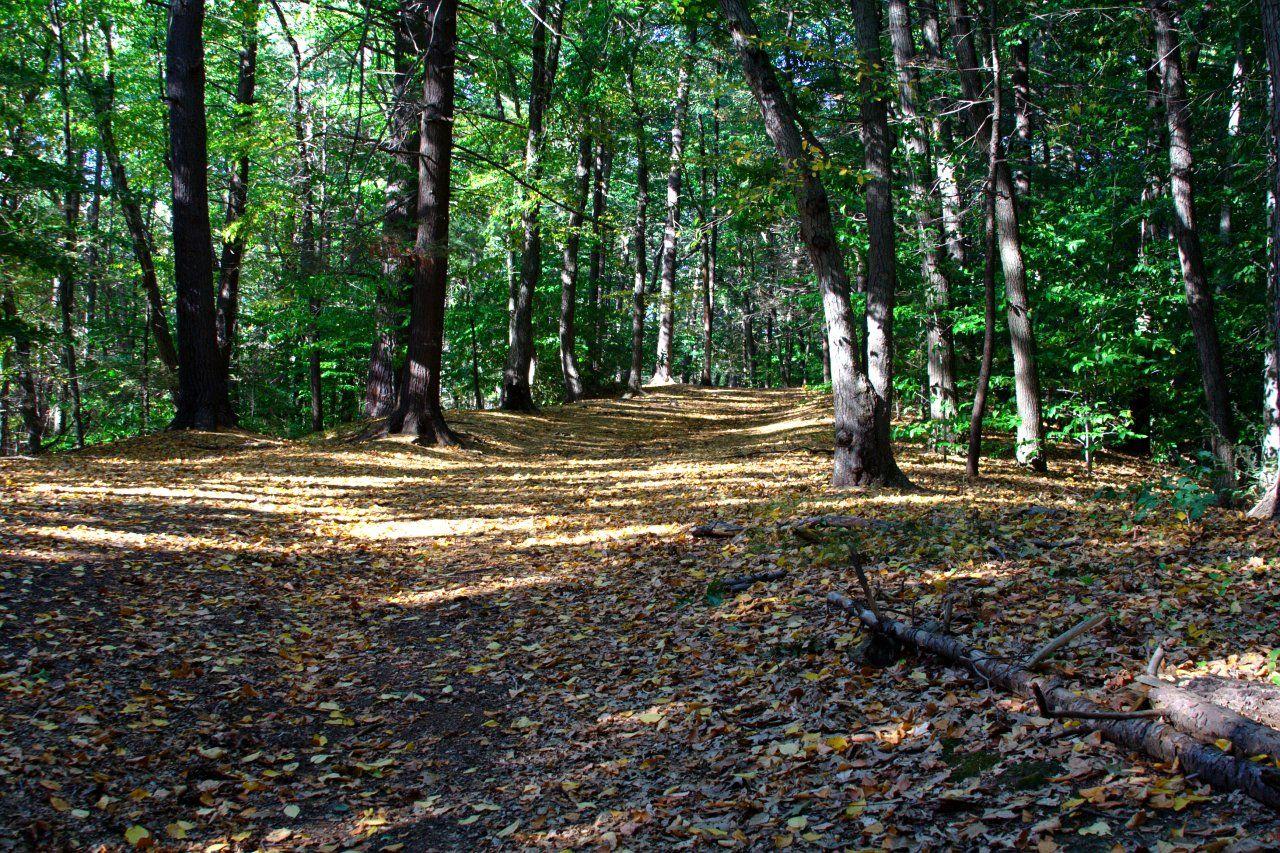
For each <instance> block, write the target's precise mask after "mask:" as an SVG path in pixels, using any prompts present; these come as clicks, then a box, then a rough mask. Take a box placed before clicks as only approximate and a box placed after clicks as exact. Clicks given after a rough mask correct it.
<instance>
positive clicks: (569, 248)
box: [560, 133, 593, 403]
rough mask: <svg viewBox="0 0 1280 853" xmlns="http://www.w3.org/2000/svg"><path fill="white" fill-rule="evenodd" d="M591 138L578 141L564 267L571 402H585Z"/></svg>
mask: <svg viewBox="0 0 1280 853" xmlns="http://www.w3.org/2000/svg"><path fill="white" fill-rule="evenodd" d="M592 149H593V145H592V143H591V137H590V136H588V135H586V134H585V133H584V134H583V136H582V137H581V138H580V139H579V140H578V162H577V163H576V164H575V165H574V171H573V174H574V195H573V204H572V207H573V211H572V212H571V213H570V214H569V228H568V233H567V234H566V235H565V241H564V263H563V265H562V266H561V267H560V373H561V375H562V376H563V377H564V398H565V400H566V401H568V402H570V403H576V402H577V401H578V400H581V399H582V391H583V388H582V375H581V372H580V371H579V370H578V355H577V352H575V350H576V348H577V328H576V326H575V313H576V310H577V305H578V244H579V243H580V242H581V239H582V220H583V215H582V211H583V208H585V207H586V204H587V190H588V184H590V182H591V152H592Z"/></svg>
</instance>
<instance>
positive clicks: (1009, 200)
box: [950, 0, 1046, 471]
mask: <svg viewBox="0 0 1280 853" xmlns="http://www.w3.org/2000/svg"><path fill="white" fill-rule="evenodd" d="M990 2H992V3H994V2H996V0H990ZM950 9H951V29H952V38H953V41H954V44H955V53H956V64H957V66H958V70H959V72H960V85H961V88H962V90H963V92H964V97H965V100H966V101H968V103H969V106H968V109H967V110H966V111H965V114H966V116H967V117H968V122H969V131H970V133H971V134H972V136H973V139H974V142H975V145H976V146H977V148H978V150H979V151H981V152H983V153H984V154H985V153H986V150H987V146H988V144H989V139H988V137H989V136H990V134H991V133H993V132H994V133H996V134H997V136H998V135H999V133H1000V130H999V128H994V129H993V128H992V126H991V122H990V116H991V104H990V103H989V102H988V101H987V100H986V99H985V98H984V97H983V92H982V82H981V79H980V76H979V70H978V68H979V66H978V55H977V49H976V48H975V46H974V35H973V29H974V27H973V19H972V17H971V16H970V15H969V12H968V9H967V4H966V2H965V0H950ZM993 17H994V16H993ZM991 35H992V37H993V38H995V37H997V35H998V34H996V33H994V32H993V33H992V34H991ZM1001 148H1002V149H1003V146H1001ZM996 228H997V232H998V236H999V241H998V242H999V247H1000V264H1001V267H1002V268H1003V271H1004V289H1005V298H1006V299H1007V301H1008V306H1009V307H1008V320H1009V342H1010V348H1011V349H1012V350H1013V383H1014V396H1015V399H1016V401H1017V406H1018V434H1017V439H1018V447H1017V457H1018V461H1019V462H1021V463H1022V464H1024V465H1027V466H1029V467H1030V468H1031V469H1032V470H1035V471H1043V470H1045V468H1046V460H1045V455H1044V450H1045V448H1044V418H1043V416H1042V414H1041V403H1042V401H1041V396H1040V374H1039V369H1038V367H1037V364H1036V340H1035V332H1034V330H1033V329H1032V324H1031V305H1030V300H1029V298H1028V295H1027V266H1026V260H1025V259H1024V258H1023V254H1022V230H1021V227H1020V226H1019V223H1018V206H1017V200H1016V190H1015V189H1014V185H1013V175H1012V173H1011V172H1010V170H1009V164H1008V162H1007V161H1006V160H1005V158H1004V156H1003V151H1002V152H1001V156H1000V159H999V163H998V166H997V169H996Z"/></svg>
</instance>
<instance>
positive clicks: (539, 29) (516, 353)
mask: <svg viewBox="0 0 1280 853" xmlns="http://www.w3.org/2000/svg"><path fill="white" fill-rule="evenodd" d="M564 5H565V4H564V0H539V1H538V9H537V13H536V14H535V16H534V22H533V40H532V54H533V74H532V78H531V80H530V83H529V111H528V116H529V131H528V134H527V136H526V137H525V151H524V173H525V181H526V183H528V184H529V185H530V186H537V184H538V182H539V180H540V178H541V176H542V145H543V138H544V136H545V132H544V127H543V124H544V122H545V119H546V111H547V106H548V105H549V103H550V100H551V87H552V84H553V83H554V81H555V75H556V66H557V65H558V64H559V54H560V30H561V25H562V23H563V21H564ZM548 29H550V30H551V31H552V32H551V37H550V39H548V37H547V30H548ZM548 42H549V44H548ZM541 208H542V205H541V202H540V200H539V199H538V197H537V196H530V197H529V198H526V199H525V207H524V212H523V213H522V214H521V216H520V225H521V231H522V237H521V242H520V278H519V280H518V282H517V285H516V290H515V293H514V294H512V295H513V297H514V298H513V300H512V312H511V329H510V341H511V346H510V349H509V351H508V353H507V363H506V366H505V367H504V368H503V371H502V394H501V402H500V405H501V407H502V408H503V409H506V410H507V411H517V412H532V411H534V410H535V409H536V406H534V403H533V391H532V389H531V388H530V387H529V386H530V381H529V374H530V368H531V366H532V364H533V358H534V353H533V300H534V297H535V295H536V293H537V290H538V281H539V280H540V279H541V278H542V226H541V222H540V214H541Z"/></svg>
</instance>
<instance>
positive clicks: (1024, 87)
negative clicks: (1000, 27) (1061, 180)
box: [1009, 39, 1031, 196]
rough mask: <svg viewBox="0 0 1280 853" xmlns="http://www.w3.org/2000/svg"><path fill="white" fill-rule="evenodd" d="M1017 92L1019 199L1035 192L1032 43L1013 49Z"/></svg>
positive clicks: (1021, 42)
mask: <svg viewBox="0 0 1280 853" xmlns="http://www.w3.org/2000/svg"><path fill="white" fill-rule="evenodd" d="M1009 83H1010V85H1011V87H1012V88H1013V139H1014V145H1016V146H1017V149H1016V150H1017V153H1016V155H1015V156H1014V157H1013V158H1012V159H1013V161H1014V163H1015V164H1016V165H1017V169H1016V170H1015V171H1014V177H1013V184H1014V187H1015V188H1016V189H1017V190H1018V195H1019V196H1024V195H1026V194H1027V192H1028V191H1030V189H1031V172H1030V170H1031V43H1030V42H1028V41H1027V40H1026V39H1019V41H1018V43H1017V44H1015V45H1014V46H1013V69H1012V71H1011V73H1010V74H1009Z"/></svg>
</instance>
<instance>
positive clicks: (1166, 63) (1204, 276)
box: [1147, 0, 1236, 496]
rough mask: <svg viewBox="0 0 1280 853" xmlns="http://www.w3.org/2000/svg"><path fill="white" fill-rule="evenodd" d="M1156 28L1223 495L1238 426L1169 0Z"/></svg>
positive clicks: (1154, 6)
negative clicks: (1199, 214) (1199, 210)
mask: <svg viewBox="0 0 1280 853" xmlns="http://www.w3.org/2000/svg"><path fill="white" fill-rule="evenodd" d="M1147 8H1148V9H1149V10H1150V11H1151V17H1152V21H1153V23H1154V26H1155V45H1156V60H1157V62H1159V64H1160V89H1161V93H1162V95H1163V97H1164V106H1165V117H1166V122H1167V124H1168V128H1169V189H1170V192H1171V193H1172V195H1173V207H1174V212H1175V215H1174V217H1173V233H1174V236H1175V238H1176V239H1177V242H1178V261H1179V263H1180V265H1181V267H1182V284H1183V287H1184V289H1185V290H1186V295H1187V309H1188V312H1189V313H1190V315H1191V333H1192V335H1193V336H1194V338H1195V342H1196V351H1197V352H1198V354H1199V356H1200V378H1201V382H1202V384H1203V385H1204V396H1205V406H1206V410H1207V413H1208V415H1209V427H1210V431H1211V435H1210V443H1211V445H1212V447H1213V455H1214V457H1215V458H1216V460H1217V464H1218V469H1219V470H1218V474H1217V476H1216V484H1217V487H1218V489H1219V492H1220V493H1221V494H1223V495H1224V496H1225V495H1226V493H1227V492H1228V491H1229V490H1230V489H1232V488H1234V487H1235V482H1236V464H1235V440H1236V433H1235V424H1234V423H1233V422H1232V418H1231V403H1230V399H1229V393H1228V388H1227V377H1226V372H1225V370H1224V369H1223V365H1222V345H1221V343H1220V342H1219V340H1218V323H1217V319H1216V317H1215V311H1214V300H1213V288H1212V286H1211V285H1210V284H1209V277H1208V273H1207V272H1206V271H1205V265H1204V251H1203V249H1202V248H1201V246H1200V230H1199V226H1198V224H1197V222H1196V206H1195V188H1194V185H1193V182H1192V174H1193V171H1194V163H1193V159H1192V154H1191V111H1190V105H1189V104H1188V102H1187V84H1186V81H1185V80H1184V79H1183V76H1182V55H1181V52H1180V44H1179V39H1178V30H1177V25H1176V23H1175V22H1174V10H1173V5H1172V3H1171V2H1170V0H1147Z"/></svg>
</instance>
